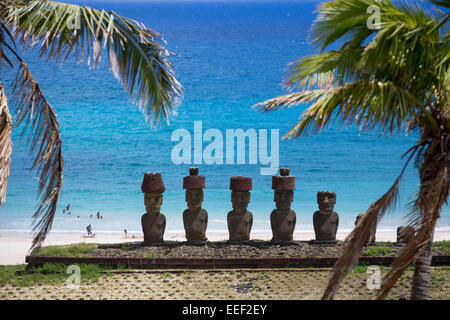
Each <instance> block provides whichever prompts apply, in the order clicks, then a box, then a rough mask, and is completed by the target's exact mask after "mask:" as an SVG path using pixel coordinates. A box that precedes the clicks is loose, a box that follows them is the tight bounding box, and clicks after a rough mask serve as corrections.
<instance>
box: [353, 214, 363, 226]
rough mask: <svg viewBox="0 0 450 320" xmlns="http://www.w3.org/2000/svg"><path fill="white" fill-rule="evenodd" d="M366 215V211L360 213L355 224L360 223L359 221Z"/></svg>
mask: <svg viewBox="0 0 450 320" xmlns="http://www.w3.org/2000/svg"><path fill="white" fill-rule="evenodd" d="M363 216H364V213H360V214H358V215H357V216H356V220H355V226H356V225H357V224H358V221H359V220H360V219H361V218H362V217H363Z"/></svg>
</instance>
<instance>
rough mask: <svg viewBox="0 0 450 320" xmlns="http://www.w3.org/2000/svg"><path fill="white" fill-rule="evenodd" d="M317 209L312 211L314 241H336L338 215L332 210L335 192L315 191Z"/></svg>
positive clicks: (334, 202)
mask: <svg viewBox="0 0 450 320" xmlns="http://www.w3.org/2000/svg"><path fill="white" fill-rule="evenodd" d="M317 203H318V204H319V211H316V212H314V215H313V224H314V232H315V234H316V242H336V233H337V229H338V226H339V215H338V214H337V213H336V212H334V211H333V209H334V205H335V204H336V193H334V192H333V191H319V192H317Z"/></svg>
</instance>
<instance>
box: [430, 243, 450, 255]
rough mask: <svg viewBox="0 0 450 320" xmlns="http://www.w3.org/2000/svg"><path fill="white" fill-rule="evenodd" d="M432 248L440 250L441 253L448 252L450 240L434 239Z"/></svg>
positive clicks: (449, 251) (449, 252)
mask: <svg viewBox="0 0 450 320" xmlns="http://www.w3.org/2000/svg"><path fill="white" fill-rule="evenodd" d="M433 248H437V249H439V250H441V251H442V253H443V254H450V241H447V240H444V241H436V242H434V243H433Z"/></svg>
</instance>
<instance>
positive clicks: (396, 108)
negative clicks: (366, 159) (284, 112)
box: [255, 81, 434, 137]
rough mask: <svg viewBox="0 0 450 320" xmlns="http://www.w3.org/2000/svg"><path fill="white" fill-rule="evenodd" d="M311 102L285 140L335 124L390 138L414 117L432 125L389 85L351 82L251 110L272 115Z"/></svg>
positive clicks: (282, 98) (410, 99) (403, 94)
mask: <svg viewBox="0 0 450 320" xmlns="http://www.w3.org/2000/svg"><path fill="white" fill-rule="evenodd" d="M309 102H313V104H312V105H311V106H309V107H308V108H307V109H306V110H305V111H304V112H303V113H302V115H301V119H300V121H299V122H298V123H297V124H296V125H295V126H294V127H292V129H290V130H289V132H288V133H287V134H286V137H299V136H301V135H307V134H309V133H317V132H320V131H321V130H323V129H324V128H326V127H328V126H330V125H332V124H333V123H335V122H337V123H338V124H339V125H340V126H351V125H354V124H355V125H357V126H358V127H359V128H360V130H361V131H367V130H373V129H376V130H379V131H381V132H382V133H386V134H390V133H392V132H396V131H402V130H404V129H405V128H406V127H412V124H413V123H414V122H415V121H417V117H418V116H420V115H421V113H422V115H423V117H425V118H427V119H429V121H434V119H433V118H432V117H431V115H430V114H429V112H428V111H427V110H426V108H425V107H424V106H423V105H422V104H421V103H420V101H418V100H417V99H416V98H415V97H414V96H412V95H411V94H409V92H407V91H406V90H404V89H402V88H401V87H397V86H396V85H395V84H394V83H391V82H387V83H384V82H380V81H355V82H352V83H347V84H344V85H343V86H341V87H335V88H329V89H316V90H309V91H303V92H294V93H290V94H286V95H284V96H280V97H276V98H273V99H269V100H267V101H264V102H261V103H259V104H257V105H255V107H259V109H260V110H262V111H266V112H267V111H275V110H279V109H282V108H287V107H291V106H294V105H298V104H300V103H309Z"/></svg>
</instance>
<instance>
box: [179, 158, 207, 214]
mask: <svg viewBox="0 0 450 320" xmlns="http://www.w3.org/2000/svg"><path fill="white" fill-rule="evenodd" d="M204 188H205V177H203V176H199V175H198V168H196V167H192V168H189V175H188V176H186V177H184V178H183V189H186V198H185V199H186V202H187V206H188V208H189V209H190V210H193V209H198V208H201V207H202V203H203V189H204Z"/></svg>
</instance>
